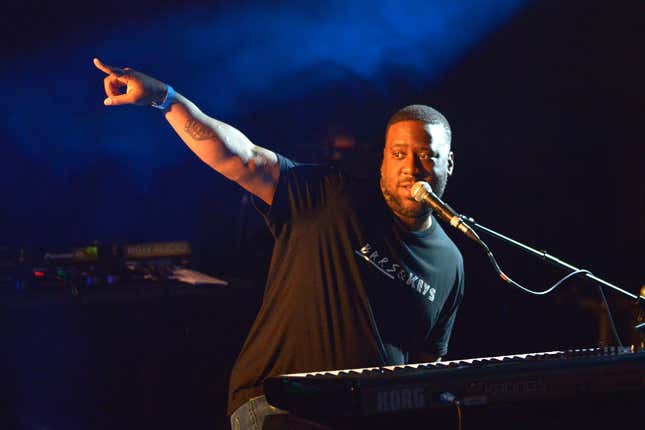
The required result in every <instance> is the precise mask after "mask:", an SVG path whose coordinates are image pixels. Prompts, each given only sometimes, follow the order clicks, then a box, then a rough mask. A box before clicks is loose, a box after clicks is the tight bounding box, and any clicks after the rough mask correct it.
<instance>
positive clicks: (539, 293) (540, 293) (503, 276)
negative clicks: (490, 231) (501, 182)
mask: <svg viewBox="0 0 645 430" xmlns="http://www.w3.org/2000/svg"><path fill="white" fill-rule="evenodd" d="M478 243H479V244H480V245H481V246H482V248H484V250H485V251H486V255H487V256H488V259H489V260H490V262H491V264H492V265H493V268H494V269H495V271H496V272H497V274H498V275H499V277H500V278H501V279H502V280H503V281H504V282H506V283H508V284H510V285H512V286H514V287H516V288H519V289H520V290H522V291H524V292H526V293H529V294H533V295H536V296H543V295H546V294H549V293H550V292H552V291H553V290H555V289H556V288H558V287H559V286H560V285H562V284H563V283H564V282H565V281H566V280H567V279H569V278H572V277H574V276H576V275H580V274H588V275H593V274H592V273H591V272H590V271H588V270H585V269H578V270H574V271H573V272H571V273H568V274H567V275H566V276H564V277H562V278H561V279H560V280H559V281H557V282H556V283H555V284H553V285H552V286H551V287H550V288H547V289H546V290H543V291H535V290H531V289H529V288H526V287H523V286H522V285H520V284H518V283H517V282H515V281H514V280H513V279H511V278H510V277H509V276H508V275H506V274H505V273H504V272H503V271H502V269H501V267H500V266H499V264H498V263H497V259H496V258H495V256H494V255H493V252H492V251H491V250H490V248H489V247H488V245H486V243H485V242H484V241H483V240H481V239H479V241H478ZM598 291H600V297H601V298H602V301H603V304H604V306H605V309H606V310H607V318H608V319H609V325H610V326H611V331H612V334H613V336H614V339H615V340H616V342H617V344H618V346H623V342H622V341H621V339H620V336H619V335H618V331H617V330H616V323H615V322H614V317H613V315H612V313H611V309H610V308H609V303H607V298H606V297H605V293H604V291H603V289H602V287H601V286H600V285H598Z"/></svg>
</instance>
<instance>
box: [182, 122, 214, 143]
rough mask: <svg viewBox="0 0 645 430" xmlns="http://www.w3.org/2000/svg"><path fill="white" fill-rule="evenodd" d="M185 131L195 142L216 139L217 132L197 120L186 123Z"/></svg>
mask: <svg viewBox="0 0 645 430" xmlns="http://www.w3.org/2000/svg"><path fill="white" fill-rule="evenodd" d="M184 131H185V132H186V133H188V135H189V136H190V137H192V138H193V139H195V140H208V139H213V138H215V137H216V135H215V132H214V131H213V130H212V129H211V128H210V127H207V126H205V125H204V124H202V123H201V122H199V121H197V120H195V119H189V120H188V121H187V122H186V126H185V127H184Z"/></svg>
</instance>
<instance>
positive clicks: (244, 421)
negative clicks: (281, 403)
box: [231, 396, 287, 430]
mask: <svg viewBox="0 0 645 430" xmlns="http://www.w3.org/2000/svg"><path fill="white" fill-rule="evenodd" d="M286 413H287V411H283V410H282V409H278V408H275V407H273V406H271V405H270V404H269V402H267V399H266V397H264V396H258V397H254V398H252V399H250V400H248V401H247V402H246V403H244V404H243V405H242V406H240V407H239V408H237V409H236V410H235V412H233V413H232V414H231V429H232V430H262V425H263V424H264V418H265V417H266V416H268V415H279V414H286Z"/></svg>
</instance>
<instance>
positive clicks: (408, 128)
mask: <svg viewBox="0 0 645 430" xmlns="http://www.w3.org/2000/svg"><path fill="white" fill-rule="evenodd" d="M453 167H454V160H453V154H452V151H450V143H449V142H448V137H447V136H446V132H445V130H444V128H443V126H441V125H439V124H426V123H424V122H421V121H401V122H397V123H395V124H392V125H391V126H390V128H389V130H388V131H387V134H386V136H385V148H384V150H383V163H382V164H381V191H382V192H383V197H384V198H385V201H386V202H387V204H388V205H389V206H390V208H391V209H392V211H393V212H394V213H395V214H396V215H397V216H398V217H399V218H407V219H410V218H417V219H419V218H422V217H427V215H428V214H429V212H430V209H429V208H428V207H427V206H426V205H425V204H423V203H421V202H417V201H416V200H414V198H413V197H412V194H411V193H410V188H411V187H412V185H413V184H414V183H415V182H417V181H426V182H428V183H429V184H430V186H431V187H432V190H433V191H434V192H435V194H437V196H439V197H441V195H442V194H443V192H444V189H445V188H446V183H447V182H448V176H450V175H451V174H452V170H453Z"/></svg>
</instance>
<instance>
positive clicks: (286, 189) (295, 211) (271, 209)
mask: <svg viewBox="0 0 645 430" xmlns="http://www.w3.org/2000/svg"><path fill="white" fill-rule="evenodd" d="M277 156H278V163H279V164H280V178H279V179H278V184H277V185H276V190H275V194H274V196H273V203H272V204H271V206H268V205H266V204H264V203H263V202H261V201H259V200H258V199H254V203H255V206H256V208H257V209H258V210H259V211H260V213H261V214H262V215H263V216H264V218H265V220H266V222H267V225H268V226H269V229H270V230H271V232H272V233H273V235H274V236H275V237H277V236H278V235H279V234H280V232H281V230H282V228H283V227H284V226H285V225H286V224H288V223H290V222H292V221H294V220H306V219H310V218H311V217H312V216H313V215H315V214H316V213H317V212H318V211H320V210H322V209H323V208H324V207H325V205H326V203H327V202H328V200H329V199H330V198H332V197H333V196H334V195H336V194H337V192H338V190H339V189H340V186H341V182H342V181H341V177H340V175H339V174H338V173H337V172H335V171H334V170H333V169H330V168H328V167H325V166H320V165H316V164H300V163H296V162H294V161H293V160H290V159H288V158H286V157H284V156H282V155H280V154H277Z"/></svg>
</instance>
